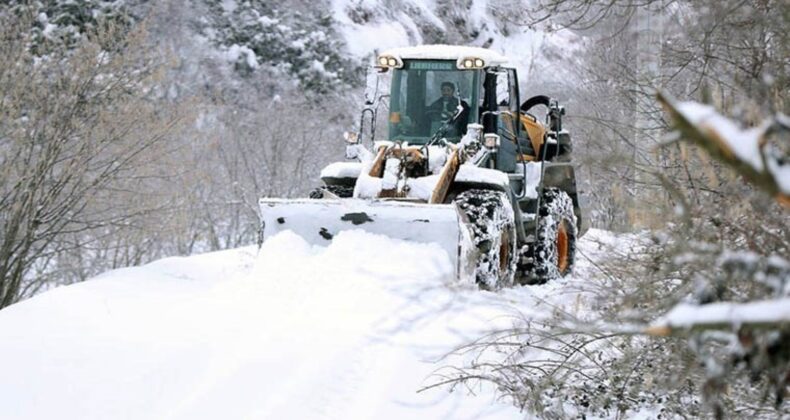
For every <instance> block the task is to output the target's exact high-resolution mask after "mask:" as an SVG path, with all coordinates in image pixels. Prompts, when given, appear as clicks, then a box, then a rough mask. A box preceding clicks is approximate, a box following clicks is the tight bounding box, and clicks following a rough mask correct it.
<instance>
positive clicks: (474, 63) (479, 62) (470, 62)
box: [456, 57, 486, 70]
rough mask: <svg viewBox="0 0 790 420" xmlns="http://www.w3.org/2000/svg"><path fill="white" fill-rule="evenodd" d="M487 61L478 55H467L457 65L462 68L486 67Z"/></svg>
mask: <svg viewBox="0 0 790 420" xmlns="http://www.w3.org/2000/svg"><path fill="white" fill-rule="evenodd" d="M485 65H486V62H485V60H483V59H482V58H478V57H466V58H462V59H460V60H458V62H457V63H456V67H458V68H459V69H462V70H470V69H482V68H483V67H485Z"/></svg>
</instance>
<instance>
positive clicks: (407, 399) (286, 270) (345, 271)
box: [0, 230, 618, 419]
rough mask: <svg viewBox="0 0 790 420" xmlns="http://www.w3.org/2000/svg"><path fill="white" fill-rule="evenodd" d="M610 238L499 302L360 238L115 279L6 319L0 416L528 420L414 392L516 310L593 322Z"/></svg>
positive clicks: (160, 266) (409, 254)
mask: <svg viewBox="0 0 790 420" xmlns="http://www.w3.org/2000/svg"><path fill="white" fill-rule="evenodd" d="M600 241H602V242H604V243H610V244H612V245H615V244H616V243H617V242H618V240H617V237H615V236H612V235H610V234H608V233H606V232H601V231H595V230H593V231H591V232H590V233H588V235H587V236H585V238H584V239H583V240H582V242H581V246H580V248H581V254H582V256H580V258H579V263H578V265H577V270H576V274H575V275H574V276H573V278H568V279H563V280H561V281H556V282H552V283H550V284H548V285H543V286H531V287H519V288H514V289H510V290H504V291H501V292H498V293H489V292H482V291H479V290H477V289H476V288H475V287H474V286H473V285H461V284H456V283H454V280H453V278H452V274H451V272H452V267H451V264H450V261H449V258H448V256H447V255H446V254H445V253H444V251H442V250H441V249H440V248H439V247H438V246H433V245H422V244H415V243H408V242H403V241H397V240H393V239H389V238H386V237H383V236H376V235H371V234H366V233H364V232H361V231H351V232H343V233H341V234H340V235H338V236H337V237H336V238H335V240H334V241H333V242H332V244H331V245H330V246H328V247H325V248H321V247H310V246H309V245H307V244H306V243H305V242H304V241H303V240H302V239H301V238H300V237H298V236H296V235H294V234H292V233H290V232H284V233H282V234H280V235H278V236H276V237H274V238H272V239H271V240H269V241H268V242H267V243H266V244H264V246H263V248H262V249H261V251H260V252H258V250H257V249H256V248H255V247H247V248H240V249H235V250H230V251H223V252H215V253H209V254H203V255H197V256H192V257H187V258H168V259H164V260H160V261H157V262H154V263H152V264H148V265H145V266H142V267H134V268H127V269H121V270H115V271H112V272H109V273H106V274H104V275H101V276H98V277H96V278H94V279H92V280H90V281H87V282H85V283H81V284H76V285H73V286H68V287H61V288H57V289H55V290H52V291H49V292H47V293H44V294H42V295H40V296H37V297H35V298H33V299H30V300H28V301H25V302H22V303H19V304H17V305H13V306H11V307H9V308H7V309H5V310H3V311H0V360H2V361H3V368H2V374H0V407H2V408H1V410H2V412H0V417H2V418H4V419H48V418H61V419H64V418H66V419H126V418H128V419H200V418H206V419H219V418H223V419H224V418H227V419H236V418H261V419H316V418H317V419H334V418H337V419H370V418H377V419H381V418H393V419H405V418H409V419H411V418H420V419H422V418H427V419H433V418H451V419H462V418H488V417H495V418H523V417H524V415H525V414H524V413H521V412H519V411H518V410H517V409H516V408H514V407H512V406H510V405H508V404H507V403H506V402H497V401H496V400H495V396H494V393H493V390H491V389H486V388H482V389H477V390H476V395H475V396H470V395H469V394H468V393H466V392H460V391H456V392H453V393H447V390H446V388H442V389H431V390H428V391H425V392H421V393H418V392H417V390H418V389H419V388H421V387H423V386H425V385H428V384H431V383H432V382H433V381H437V380H438V379H437V378H436V377H431V374H432V373H433V372H435V371H436V370H437V369H438V368H440V367H442V366H445V365H447V364H448V363H453V362H454V361H456V362H457V361H460V360H461V359H458V358H459V357H461V356H453V357H450V358H445V359H441V360H440V357H441V356H443V355H445V354H446V353H448V352H449V351H451V350H452V349H453V348H455V347H456V346H459V345H461V344H463V343H466V342H468V341H470V340H472V339H474V338H477V337H479V336H480V335H481V334H482V333H483V332H485V331H486V330H489V329H491V328H494V327H506V326H508V325H510V324H511V323H512V320H513V316H515V315H516V314H517V313H519V312H520V313H522V314H527V316H529V314H535V313H537V314H541V313H547V312H550V311H552V310H556V309H557V307H558V306H559V307H562V308H564V309H565V310H568V311H571V312H574V311H583V310H585V309H584V307H585V303H584V299H585V298H584V295H583V294H582V293H581V292H579V287H578V286H580V285H583V284H585V282H586V281H587V279H588V278H590V277H592V276H594V275H595V273H594V265H593V264H591V263H590V261H589V259H592V260H595V259H596V258H600V256H601V255H605V253H606V252H605V247H604V248H602V247H601V244H600V243H599V242H600ZM585 256H587V257H589V259H588V258H586V257H585Z"/></svg>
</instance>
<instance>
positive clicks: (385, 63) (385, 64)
mask: <svg viewBox="0 0 790 420" xmlns="http://www.w3.org/2000/svg"><path fill="white" fill-rule="evenodd" d="M376 63H377V65H378V67H381V68H384V69H388V68H396V69H399V68H401V67H403V62H401V61H400V60H399V59H397V58H395V57H392V56H389V55H382V56H380V57H379V58H378V59H377V60H376Z"/></svg>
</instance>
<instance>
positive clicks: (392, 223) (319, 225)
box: [260, 198, 466, 277]
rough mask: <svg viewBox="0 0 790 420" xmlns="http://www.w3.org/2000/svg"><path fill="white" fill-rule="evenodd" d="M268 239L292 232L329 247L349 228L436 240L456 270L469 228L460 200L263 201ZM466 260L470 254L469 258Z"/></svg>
mask: <svg viewBox="0 0 790 420" xmlns="http://www.w3.org/2000/svg"><path fill="white" fill-rule="evenodd" d="M260 211H261V224H262V225H261V229H262V233H263V237H262V239H263V241H266V240H267V239H268V238H270V237H272V236H274V235H276V234H277V233H278V232H282V231H284V230H291V231H293V232H295V233H296V234H298V235H300V236H301V237H303V238H304V239H305V240H306V241H307V242H308V243H311V244H314V245H322V246H326V245H328V244H329V242H330V241H331V240H332V238H333V237H334V236H335V235H337V234H338V233H339V232H341V231H343V230H352V229H362V230H364V231H366V232H370V233H376V234H380V235H386V236H389V237H391V238H395V239H402V240H406V241H414V242H421V243H435V244H438V245H439V246H440V247H442V248H443V249H444V250H445V251H447V255H448V256H449V257H450V260H451V261H452V263H453V265H454V266H455V268H456V274H457V275H458V276H459V277H460V276H461V275H462V272H463V271H465V269H464V268H463V267H461V266H462V261H460V259H462V258H461V257H460V256H461V255H466V251H465V250H463V249H462V248H464V246H463V245H462V244H463V243H464V241H463V239H462V237H463V236H465V235H464V232H463V229H464V226H463V224H462V223H461V221H460V220H459V213H458V211H457V210H456V206H455V205H454V204H424V203H410V202H403V201H391V200H360V199H351V198H349V199H323V200H315V199H292V200H291V199H277V198H262V199H260ZM464 259H465V258H464Z"/></svg>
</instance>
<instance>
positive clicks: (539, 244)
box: [522, 188, 578, 284]
mask: <svg viewBox="0 0 790 420" xmlns="http://www.w3.org/2000/svg"><path fill="white" fill-rule="evenodd" d="M538 214H539V216H538V217H539V219H538V229H537V237H536V240H535V242H534V243H533V244H532V246H531V249H530V251H531V252H529V254H531V255H529V256H530V257H531V262H529V263H528V264H526V267H525V270H524V271H525V274H526V275H525V276H524V277H523V278H522V282H523V283H525V284H542V283H545V282H547V281H549V280H554V279H557V278H560V277H564V276H566V275H568V274H570V273H571V272H572V271H573V265H574V263H575V261H576V238H577V237H578V235H577V233H578V232H577V225H576V215H575V214H574V213H573V201H572V200H571V197H570V196H569V195H568V193H566V192H565V191H561V190H558V189H556V188H547V189H545V190H544V191H543V199H542V200H541V202H540V209H539V213H538Z"/></svg>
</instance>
